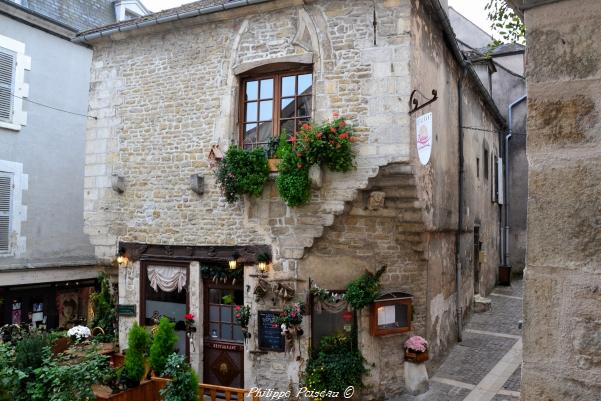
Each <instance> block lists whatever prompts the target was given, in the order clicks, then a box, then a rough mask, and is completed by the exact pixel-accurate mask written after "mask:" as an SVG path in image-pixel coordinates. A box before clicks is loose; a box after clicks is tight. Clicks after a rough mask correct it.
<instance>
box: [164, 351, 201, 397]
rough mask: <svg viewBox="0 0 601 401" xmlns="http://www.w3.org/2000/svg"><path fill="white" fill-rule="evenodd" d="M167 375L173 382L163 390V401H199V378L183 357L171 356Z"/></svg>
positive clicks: (166, 367) (166, 368) (168, 361)
mask: <svg viewBox="0 0 601 401" xmlns="http://www.w3.org/2000/svg"><path fill="white" fill-rule="evenodd" d="M165 375H168V376H170V377H171V381H170V382H169V383H167V385H166V386H165V388H163V389H162V390H161V396H162V397H163V401H198V377H197V376H196V373H195V372H194V371H193V370H192V368H190V365H188V363H186V362H185V361H184V357H183V356H181V355H178V354H171V355H169V358H167V364H166V365H165Z"/></svg>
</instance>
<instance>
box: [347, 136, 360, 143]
mask: <svg viewBox="0 0 601 401" xmlns="http://www.w3.org/2000/svg"><path fill="white" fill-rule="evenodd" d="M357 140H358V138H357V137H356V136H352V137H350V138H349V141H351V142H357Z"/></svg>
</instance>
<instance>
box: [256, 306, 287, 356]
mask: <svg viewBox="0 0 601 401" xmlns="http://www.w3.org/2000/svg"><path fill="white" fill-rule="evenodd" d="M279 314H280V312H273V311H259V314H258V316H259V319H258V324H259V349H260V350H263V351H275V352H284V336H283V335H282V330H281V329H280V325H279V324H277V323H276V319H277V317H278V316H279Z"/></svg>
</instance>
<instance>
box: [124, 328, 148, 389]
mask: <svg viewBox="0 0 601 401" xmlns="http://www.w3.org/2000/svg"><path fill="white" fill-rule="evenodd" d="M149 346H150V334H148V332H147V331H146V329H144V327H141V326H139V325H138V323H134V325H133V326H132V328H131V329H130V330H129V333H128V334H127V351H126V352H125V370H126V371H127V378H128V379H129V380H130V381H131V382H133V383H139V382H140V380H142V379H143V378H144V372H145V370H146V369H145V366H144V365H145V362H146V355H148V347H149Z"/></svg>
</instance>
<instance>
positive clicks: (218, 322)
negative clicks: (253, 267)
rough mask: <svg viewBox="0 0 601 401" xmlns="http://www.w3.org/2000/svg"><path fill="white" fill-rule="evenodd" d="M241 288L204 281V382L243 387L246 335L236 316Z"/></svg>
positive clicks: (239, 285)
mask: <svg viewBox="0 0 601 401" xmlns="http://www.w3.org/2000/svg"><path fill="white" fill-rule="evenodd" d="M242 288H243V286H242V283H237V284H236V285H233V284H218V283H214V282H213V281H211V280H205V281H204V369H203V370H204V378H203V379H204V383H209V384H216V385H220V386H228V387H238V388H243V387H244V337H243V335H242V331H241V329H240V325H238V324H237V323H236V320H235V319H234V314H235V306H236V305H240V306H241V305H243V304H244V297H243V292H242Z"/></svg>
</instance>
